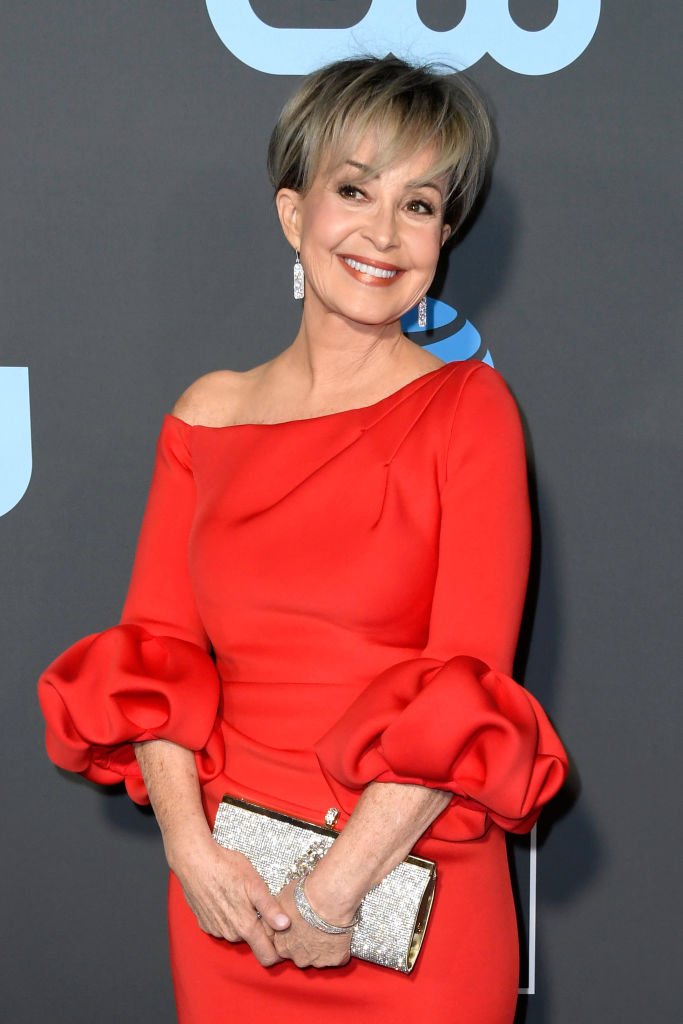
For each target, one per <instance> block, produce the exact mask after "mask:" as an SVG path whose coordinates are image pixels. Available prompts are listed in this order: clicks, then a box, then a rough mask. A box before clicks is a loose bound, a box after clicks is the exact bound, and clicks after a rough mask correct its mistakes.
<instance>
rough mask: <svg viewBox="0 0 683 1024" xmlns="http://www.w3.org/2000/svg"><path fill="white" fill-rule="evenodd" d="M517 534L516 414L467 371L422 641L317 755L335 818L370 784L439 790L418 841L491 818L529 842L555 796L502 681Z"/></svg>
mask: <svg viewBox="0 0 683 1024" xmlns="http://www.w3.org/2000/svg"><path fill="white" fill-rule="evenodd" d="M530 537H531V531H530V515H529V497H528V485H527V475H526V457H525V447H524V438H523V434H522V428H521V422H520V417H519V412H518V410H517V406H516V404H515V402H514V399H513V398H512V395H511V394H510V391H509V390H508V387H507V385H506V384H505V381H504V379H503V377H502V376H501V375H500V374H499V373H498V372H497V371H496V370H494V369H493V368H491V367H489V366H487V365H486V364H476V365H475V366H473V368H472V370H471V371H470V372H469V374H468V375H467V376H466V378H465V380H464V383H463V384H462V386H461V390H460V392H459V394H458V399H457V405H456V408H455V411H454V415H453V419H452V422H451V429H450V437H449V443H448V449H447V456H446V473H445V478H444V483H443V486H442V492H441V526H440V539H439V552H438V570H437V576H436V582H435V588H434V596H433V602H432V607H431V614H430V625H429V633H428V642H427V644H426V646H425V648H424V649H423V650H422V651H421V652H420V654H419V656H418V657H414V658H411V659H409V660H406V661H402V662H400V663H398V664H395V665H392V666H391V667H389V668H388V669H385V670H384V671H383V672H382V673H380V674H379V675H378V676H376V677H375V678H374V679H373V680H372V682H371V683H370V684H369V685H368V686H367V687H366V688H365V689H364V690H363V691H362V692H361V694H360V695H359V696H358V697H357V698H356V699H355V701H353V703H352V704H351V705H350V706H349V707H348V708H347V710H346V711H345V712H344V714H343V715H342V716H341V718H339V719H338V720H337V721H336V722H335V724H334V725H333V726H332V728H331V729H330V730H328V732H327V733H325V735H324V736H322V737H321V739H320V740H319V741H318V743H317V745H316V754H317V757H318V760H319V762H320V766H321V768H322V770H323V772H324V774H325V777H326V778H327V780H328V783H329V784H330V787H331V788H332V790H333V792H334V794H335V796H336V798H337V800H338V801H339V804H340V806H341V807H342V808H344V810H346V811H350V810H351V809H352V807H353V805H354V803H355V801H356V800H357V798H358V796H359V791H360V790H362V788H364V787H365V786H366V785H367V784H368V783H369V782H371V781H376V782H398V783H414V784H418V785H422V786H428V787H432V788H437V789H442V790H447V791H450V792H451V793H452V794H453V798H452V799H451V802H450V804H449V805H448V806H447V807H446V809H445V810H444V811H443V812H442V813H441V814H440V815H439V816H438V818H436V819H435V821H434V822H433V824H432V825H431V826H430V828H429V829H428V830H427V832H426V833H425V834H426V835H427V834H428V835H432V836H434V837H435V838H441V839H448V840H453V841H460V840H467V839H474V838H477V837H478V836H481V835H483V834H484V832H485V831H486V830H487V829H488V828H489V827H490V823H491V822H492V821H493V822H495V823H496V824H497V825H499V826H500V827H502V828H503V829H505V830H507V831H510V832H526V831H528V830H529V829H531V827H532V826H533V824H534V823H535V821H536V819H537V817H538V815H539V813H540V811H541V808H542V806H543V805H544V804H545V803H546V802H547V801H548V800H549V799H550V798H551V797H552V796H553V795H554V794H555V793H556V792H557V791H558V790H559V789H560V787H561V786H562V784H563V782H564V779H565V777H566V773H567V758H566V755H565V752H564V749H563V747H562V744H561V743H560V740H559V739H558V737H557V735H556V733H555V731H554V729H553V727H552V726H551V724H550V722H549V720H548V718H547V716H546V714H545V712H544V711H543V708H542V707H541V706H540V704H539V702H538V701H537V700H536V699H535V697H534V696H533V695H532V694H531V693H529V692H528V691H527V690H525V689H523V688H522V686H520V685H519V684H518V683H517V682H515V680H514V679H512V678H511V677H510V674H509V673H510V672H511V671H512V662H513V657H514V652H515V647H516V643H517V637H518V631H519V626H520V621H521V615H522V610H523V605H524V596H525V592H526V585H527V579H528V572H529V555H530Z"/></svg>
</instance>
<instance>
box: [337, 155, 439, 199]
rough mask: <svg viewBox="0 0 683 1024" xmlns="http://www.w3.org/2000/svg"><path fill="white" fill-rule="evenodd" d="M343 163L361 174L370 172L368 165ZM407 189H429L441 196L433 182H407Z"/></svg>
mask: <svg viewBox="0 0 683 1024" xmlns="http://www.w3.org/2000/svg"><path fill="white" fill-rule="evenodd" d="M344 163H345V164H348V165H349V166H350V167H355V168H356V170H359V171H362V172H363V174H368V173H369V172H370V171H371V170H372V168H371V167H370V165H369V164H362V163H360V161H358V160H345V161H344ZM408 188H431V189H434V191H435V192H438V193H439V195H440V196H443V191H442V190H441V189H440V188H439V186H438V185H437V184H436V182H434V181H409V182H408Z"/></svg>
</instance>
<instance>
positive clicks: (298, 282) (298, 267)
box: [294, 249, 304, 299]
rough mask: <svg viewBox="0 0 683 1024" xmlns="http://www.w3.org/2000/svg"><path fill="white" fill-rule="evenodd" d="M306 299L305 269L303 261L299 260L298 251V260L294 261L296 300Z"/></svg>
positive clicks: (297, 254)
mask: <svg viewBox="0 0 683 1024" xmlns="http://www.w3.org/2000/svg"><path fill="white" fill-rule="evenodd" d="M303 297H304V268H303V266H302V263H301V260H300V259H299V250H298V249H297V250H296V260H295V261H294V298H295V299H303Z"/></svg>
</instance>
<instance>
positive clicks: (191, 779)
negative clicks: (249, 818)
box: [135, 740, 289, 967]
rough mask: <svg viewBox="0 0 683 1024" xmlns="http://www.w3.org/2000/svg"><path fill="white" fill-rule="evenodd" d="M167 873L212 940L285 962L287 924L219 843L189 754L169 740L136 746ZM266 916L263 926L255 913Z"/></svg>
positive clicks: (266, 960) (254, 878)
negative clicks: (281, 947) (282, 936)
mask: <svg viewBox="0 0 683 1024" xmlns="http://www.w3.org/2000/svg"><path fill="white" fill-rule="evenodd" d="M135 755H136V758H137V760H138V764H139V765H140V770H141V771H142V775H143V778H144V780H145V785H146V787H147V792H148V793H149V797H150V801H151V804H152V807H153V809H154V813H155V815H156V819H157V821H158V823H159V828H160V829H161V834H162V837H163V842H164V850H165V853H166V858H167V860H168V863H169V866H170V868H171V870H172V871H173V873H174V874H175V875H176V877H177V878H178V881H179V882H180V884H181V885H182V887H183V891H184V893H185V898H186V899H187V902H188V904H189V906H190V907H191V909H192V911H193V912H194V914H195V916H196V917H197V921H198V923H199V926H200V928H201V929H202V930H203V931H205V932H207V933H208V934H209V935H215V936H217V937H220V938H224V939H227V940H228V941H229V942H240V941H246V942H248V943H249V945H250V946H251V949H252V951H253V953H254V955H255V956H256V958H257V959H258V960H259V962H260V963H261V964H263V966H264V967H269V966H272V965H273V964H275V963H278V962H279V961H280V959H281V957H280V955H279V954H278V953H277V951H276V950H275V947H274V945H273V941H272V935H273V934H275V932H276V930H277V929H282V928H287V927H288V926H289V918H288V917H287V916H286V915H285V914H283V912H282V909H281V907H280V905H279V903H278V901H277V900H276V899H275V897H274V896H271V894H270V892H269V890H268V887H267V885H266V883H265V882H264V881H263V879H262V878H261V876H260V875H259V874H258V872H257V871H256V870H255V869H254V868H253V867H252V865H251V864H250V862H249V861H248V860H247V858H246V857H244V856H243V855H242V854H241V853H236V852H234V851H232V850H225V849H223V848H222V847H220V846H219V845H218V844H217V843H215V842H214V840H213V838H212V836H211V832H210V830H209V826H208V823H207V821H206V817H205V815H204V809H203V807H202V802H201V797H200V791H199V781H198V778H197V769H196V766H195V759H194V754H193V752H192V751H191V750H186V749H184V748H183V747H179V746H178V745H177V744H175V743H170V742H168V741H166V740H151V741H149V742H145V743H136V744H135ZM257 910H258V911H259V912H260V913H261V914H262V915H263V923H262V922H261V920H259V919H258V918H257V917H256V911H257Z"/></svg>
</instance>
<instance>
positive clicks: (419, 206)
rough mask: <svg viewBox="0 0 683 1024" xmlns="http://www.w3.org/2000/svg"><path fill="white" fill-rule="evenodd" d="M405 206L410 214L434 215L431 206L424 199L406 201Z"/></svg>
mask: <svg viewBox="0 0 683 1024" xmlns="http://www.w3.org/2000/svg"><path fill="white" fill-rule="evenodd" d="M407 206H408V209H409V210H410V212H411V213H421V214H433V213H434V207H433V206H432V204H431V203H428V202H427V200H426V199H410V200H408V204H407Z"/></svg>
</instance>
